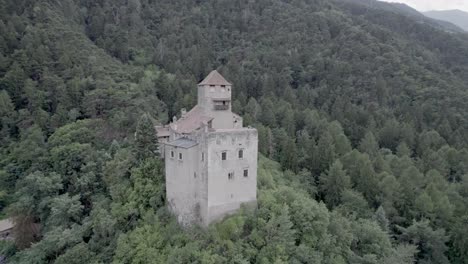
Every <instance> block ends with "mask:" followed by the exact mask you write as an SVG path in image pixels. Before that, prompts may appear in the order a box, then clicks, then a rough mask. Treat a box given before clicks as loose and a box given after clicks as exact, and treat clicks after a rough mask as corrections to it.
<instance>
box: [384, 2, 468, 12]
mask: <svg viewBox="0 0 468 264" xmlns="http://www.w3.org/2000/svg"><path fill="white" fill-rule="evenodd" d="M381 1H385V2H396V3H405V4H407V5H409V6H411V7H413V8H415V9H417V10H419V11H429V10H448V9H460V10H464V11H468V0H381Z"/></svg>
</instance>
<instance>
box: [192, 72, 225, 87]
mask: <svg viewBox="0 0 468 264" xmlns="http://www.w3.org/2000/svg"><path fill="white" fill-rule="evenodd" d="M198 85H232V84H231V83H230V82H228V81H226V79H224V77H223V76H222V75H221V74H219V72H218V71H216V70H214V71H212V72H210V74H208V76H206V78H205V79H204V80H203V81H201V83H199V84H198Z"/></svg>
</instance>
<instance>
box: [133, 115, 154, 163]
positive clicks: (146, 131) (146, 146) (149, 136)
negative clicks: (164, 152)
mask: <svg viewBox="0 0 468 264" xmlns="http://www.w3.org/2000/svg"><path fill="white" fill-rule="evenodd" d="M135 151H136V156H137V159H138V160H144V159H147V158H152V157H155V156H158V155H159V153H158V139H157V136H156V132H155V129H154V125H153V122H152V121H151V118H150V117H149V116H148V115H147V114H143V115H142V116H141V117H140V119H139V120H138V124H137V128H136V132H135Z"/></svg>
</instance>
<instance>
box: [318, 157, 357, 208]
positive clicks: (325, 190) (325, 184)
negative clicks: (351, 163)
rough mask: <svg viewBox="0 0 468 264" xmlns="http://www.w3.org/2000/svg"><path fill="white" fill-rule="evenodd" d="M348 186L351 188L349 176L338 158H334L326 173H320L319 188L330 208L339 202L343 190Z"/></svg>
mask: <svg viewBox="0 0 468 264" xmlns="http://www.w3.org/2000/svg"><path fill="white" fill-rule="evenodd" d="M349 188H351V181H350V178H349V176H348V175H347V174H346V172H345V171H344V170H343V165H342V164H341V162H340V161H339V160H336V161H335V162H334V163H333V164H332V165H331V166H330V169H329V170H328V171H327V172H326V173H322V174H321V175H320V189H321V191H322V195H323V197H324V200H325V202H326V203H327V205H328V206H329V207H330V208H333V207H335V206H337V205H339V204H340V202H341V197H342V194H343V192H344V191H345V190H346V189H349Z"/></svg>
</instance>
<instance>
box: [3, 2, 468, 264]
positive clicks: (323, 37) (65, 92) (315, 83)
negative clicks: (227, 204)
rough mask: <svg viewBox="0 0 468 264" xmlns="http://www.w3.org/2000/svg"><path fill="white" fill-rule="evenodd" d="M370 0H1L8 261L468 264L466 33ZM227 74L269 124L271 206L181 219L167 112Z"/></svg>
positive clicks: (264, 193)
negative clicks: (161, 137) (166, 136)
mask: <svg viewBox="0 0 468 264" xmlns="http://www.w3.org/2000/svg"><path fill="white" fill-rule="evenodd" d="M361 2H362V3H360V2H356V1H348V0H347V1H338V0H333V1H325V0H283V1H281V0H259V1H244V0H234V1H232V0H230V1H228V0H216V1H215V0H208V1H189V0H177V1H170V0H158V1H147V0H128V1H127V0H125V1H124V0H112V1H111V0H100V1H90V0H89V1H88V0H64V1H53V0H39V1H32V0H21V1H11V0H0V18H1V20H0V33H1V34H0V50H1V54H0V116H1V117H0V118H1V119H0V134H1V139H0V144H1V148H0V157H1V158H0V210H1V215H2V216H9V217H13V219H14V220H15V223H16V229H17V230H16V231H17V234H18V235H17V239H16V241H15V243H13V242H2V243H1V244H0V245H1V246H0V249H1V255H3V256H6V257H7V258H8V260H9V261H10V262H12V263H50V262H55V263H109V262H114V263H145V262H148V261H149V260H151V261H153V260H154V261H156V260H158V261H160V262H161V263H187V262H194V263H274V262H276V263H412V262H413V260H414V261H416V262H417V263H449V262H450V263H468V246H467V245H468V238H467V237H466V236H465V235H464V234H466V233H467V232H468V230H467V226H468V223H467V221H468V191H467V190H468V149H467V147H468V89H467V87H468V59H467V58H468V35H466V34H459V33H453V32H447V30H446V29H441V28H438V27H436V26H433V25H432V24H427V23H420V22H418V20H417V19H415V18H413V17H412V16H410V15H405V14H401V13H399V12H394V11H392V10H388V9H386V8H379V6H378V5H376V6H374V7H373V8H369V6H368V5H366V4H364V1H361ZM212 69H218V70H219V71H220V72H222V74H223V75H224V76H225V77H226V78H227V79H228V80H229V81H231V82H232V83H234V87H233V93H234V94H233V97H234V98H235V102H234V104H233V106H234V111H236V112H238V113H240V114H242V116H243V117H244V121H245V123H246V124H247V125H252V126H255V127H256V128H257V129H258V131H259V138H260V146H259V148H260V151H261V153H262V155H263V156H262V158H261V162H260V165H261V166H260V171H259V175H260V176H259V188H260V191H259V206H258V210H257V211H255V212H247V211H246V212H241V213H239V214H237V215H235V216H233V217H231V218H228V219H226V220H225V221H223V222H222V223H219V224H217V225H214V226H212V227H211V228H209V230H207V231H204V230H197V229H196V228H194V229H190V230H183V229H181V228H180V227H178V226H177V225H176V224H175V221H174V219H173V217H172V216H170V214H169V213H168V212H167V211H166V209H165V207H164V203H165V201H164V175H163V173H162V164H161V161H159V159H158V158H157V157H154V155H151V154H149V153H151V150H152V149H154V146H155V144H156V142H154V139H155V137H154V131H153V129H152V125H153V124H155V123H166V122H167V120H169V119H170V118H172V116H174V115H177V114H178V111H179V109H180V108H182V107H186V108H190V107H191V106H193V105H194V104H195V99H196V97H195V95H196V92H195V90H196V89H195V87H196V83H197V82H198V81H199V80H201V78H203V77H204V76H205V75H206V74H207V73H208V72H209V71H210V70H212ZM148 142H150V143H149V144H148ZM272 160H275V161H272ZM37 227H40V228H37Z"/></svg>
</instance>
